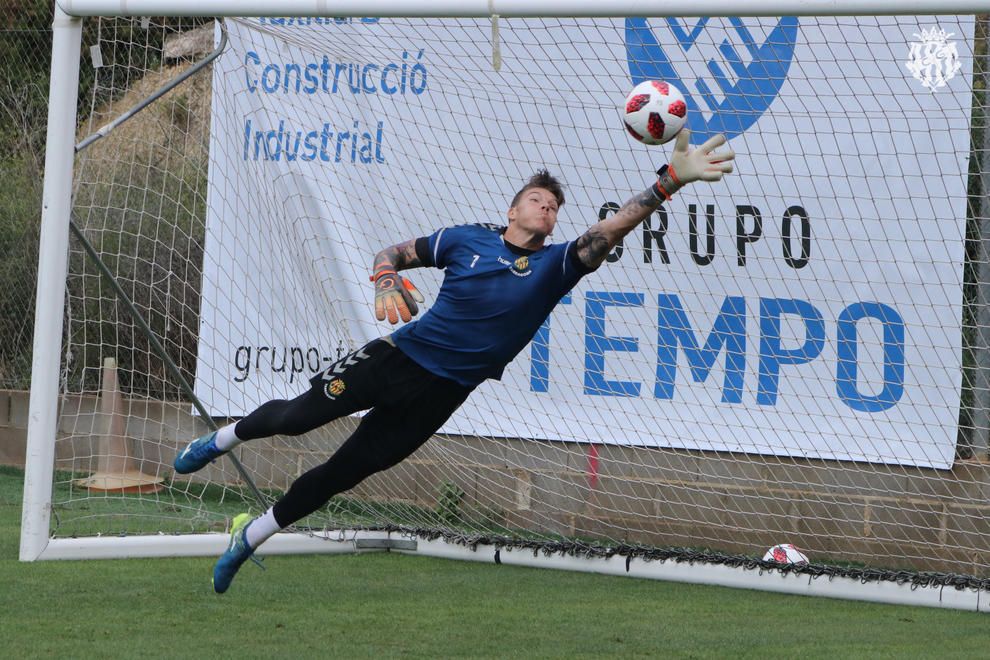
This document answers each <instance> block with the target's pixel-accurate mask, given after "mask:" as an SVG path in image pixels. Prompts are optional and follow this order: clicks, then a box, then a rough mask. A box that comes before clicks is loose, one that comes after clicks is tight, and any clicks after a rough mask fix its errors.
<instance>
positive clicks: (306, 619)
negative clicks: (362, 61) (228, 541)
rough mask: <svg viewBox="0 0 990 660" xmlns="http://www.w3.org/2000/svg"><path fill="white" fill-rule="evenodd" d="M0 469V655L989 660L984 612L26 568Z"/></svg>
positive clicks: (294, 572) (669, 591) (472, 575)
mask: <svg viewBox="0 0 990 660" xmlns="http://www.w3.org/2000/svg"><path fill="white" fill-rule="evenodd" d="M22 480H23V477H22V474H21V473H20V472H18V471H15V470H12V469H10V468H0V585H2V588H0V640H2V646H3V650H4V655H5V656H6V657H10V658H22V657H72V658H91V657H100V658H118V657H142V658H156V657H163V658H181V657H192V656H200V657H210V658H226V657H231V658H255V657H284V658H296V657H338V656H350V657H355V656H356V657H392V656H402V657H429V658H436V657H453V656H485V657H636V656H638V657H647V656H650V657H659V656H663V657H681V658H705V657H716V658H725V657H732V658H736V657H753V658H766V657H785V658H796V657H801V658H814V657H823V658H824V657H829V658H832V657H840V658H849V657H871V658H877V657H879V658H884V657H890V658H895V657H896V658H904V657H917V658H922V657H939V658H946V657H959V658H963V657H965V658H975V657H986V656H987V655H988V654H990V632H988V629H990V618H988V617H987V615H986V614H977V613H969V612H954V611H943V610H934V609H922V608H909V607H895V606H886V605H873V604H867V603H858V602H847V601H838V600H828V599H823V598H818V599H816V598H803V597H798V596H782V595H777V594H767V593H761V592H754V591H743V590H733V589H722V588H717V587H704V586H693V585H683V584H671V583H663V582H654V581H647V580H634V579H628V578H620V577H608V576H600V575H584V574H577V573H569V572H564V571H541V570H536V569H526V568H518V567H511V566H496V565H493V564H478V563H473V562H456V561H446V560H440V559H432V558H427V557H414V556H402V555H397V554H386V553H374V554H362V555H343V556H326V555H324V556H309V557H282V556H276V557H269V558H268V559H267V560H266V564H267V566H268V570H267V571H264V572H263V571H261V570H259V569H258V568H257V567H255V566H253V565H252V564H246V565H245V567H244V568H243V569H242V570H241V573H240V575H239V576H238V578H237V580H235V581H234V584H233V586H232V587H231V590H230V591H229V592H227V593H226V594H225V595H223V596H217V595H216V594H214V593H213V591H212V588H211V586H210V576H211V571H212V565H213V560H212V558H206V557H204V558H196V559H147V560H137V559H128V560H99V561H97V560H94V561H72V562H36V563H30V564H25V563H20V562H18V561H17V551H18V541H19V526H20V505H21V484H22Z"/></svg>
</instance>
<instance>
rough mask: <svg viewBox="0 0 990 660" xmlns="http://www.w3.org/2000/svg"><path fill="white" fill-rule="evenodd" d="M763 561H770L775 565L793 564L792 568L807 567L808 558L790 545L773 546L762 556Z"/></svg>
mask: <svg viewBox="0 0 990 660" xmlns="http://www.w3.org/2000/svg"><path fill="white" fill-rule="evenodd" d="M763 561H772V562H775V563H777V564H793V565H794V566H807V565H808V557H807V556H806V555H805V554H804V553H803V552H801V551H800V550H798V549H797V548H796V547H794V546H793V545H791V544H790V543H781V544H780V545H775V546H773V547H772V548H770V549H769V550H767V554H765V555H763Z"/></svg>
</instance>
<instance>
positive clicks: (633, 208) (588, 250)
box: [575, 188, 662, 268]
mask: <svg viewBox="0 0 990 660" xmlns="http://www.w3.org/2000/svg"><path fill="white" fill-rule="evenodd" d="M661 201H662V200H659V199H657V197H656V195H654V194H653V190H652V189H651V188H647V189H646V190H644V191H643V192H641V193H639V194H638V195H636V196H635V197H632V198H631V199H629V200H628V201H627V202H626V203H625V204H623V205H622V207H621V208H620V209H619V210H618V211H616V212H615V215H614V216H612V217H611V218H609V219H608V224H609V225H610V231H609V233H608V234H606V232H605V230H604V229H603V227H602V223H599V224H597V225H595V226H594V227H592V228H591V229H589V230H588V231H586V232H585V233H584V234H583V235H582V236H581V237H580V238H579V239H577V242H576V244H575V247H576V249H577V256H578V259H580V260H581V263H582V264H584V265H585V266H587V267H588V268H597V267H598V265H599V264H601V263H602V261H604V259H605V256H606V255H607V254H608V253H609V252H611V251H612V248H613V247H615V244H616V243H617V242H618V241H619V240H621V238H622V237H623V236H625V235H626V234H628V233H629V232H630V231H632V230H633V229H634V228H635V227H636V225H638V224H639V223H641V222H642V221H643V220H644V219H645V218H647V217H649V215H650V214H651V213H653V212H654V211H656V210H657V207H658V206H660V202H661ZM603 222H604V221H603Z"/></svg>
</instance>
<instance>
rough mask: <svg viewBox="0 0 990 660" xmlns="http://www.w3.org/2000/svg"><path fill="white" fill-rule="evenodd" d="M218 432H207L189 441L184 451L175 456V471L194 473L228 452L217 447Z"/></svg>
mask: <svg viewBox="0 0 990 660" xmlns="http://www.w3.org/2000/svg"><path fill="white" fill-rule="evenodd" d="M216 440H217V432H216V431H214V432H213V433H207V434H206V435H204V436H203V437H202V438H197V439H196V440H193V441H192V442H190V443H189V445H188V446H187V447H186V448H185V449H183V450H182V453H181V454H179V455H178V456H176V457H175V463H173V467H175V471H176V472H178V473H179V474H192V473H193V472H196V471H197V470H202V469H203V467H204V466H205V465H206V464H207V463H210V462H212V461H215V460H216V459H218V458H219V457H221V456H223V455H224V454H226V453H227V452H225V451H221V450H219V449H217V442H216Z"/></svg>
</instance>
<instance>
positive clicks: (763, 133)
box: [196, 16, 974, 468]
mask: <svg viewBox="0 0 990 660" xmlns="http://www.w3.org/2000/svg"><path fill="white" fill-rule="evenodd" d="M527 25H528V24H527V23H526V22H524V21H517V22H511V24H510V25H509V26H507V27H506V28H505V29H503V31H502V34H503V36H502V39H503V41H502V44H501V51H502V54H501V57H502V65H501V67H500V69H499V70H495V69H494V68H493V66H492V63H491V57H492V52H491V49H492V44H491V42H490V40H489V37H490V25H489V23H488V22H487V21H471V20H464V21H438V20H434V21H430V20H416V21H413V20H399V19H384V18H383V19H372V18H368V19H291V20H290V19H272V18H262V19H257V18H256V19H239V20H236V21H229V22H228V32H229V46H228V49H227V51H226V52H225V53H224V54H223V56H222V57H221V58H220V59H219V60H218V61H217V62H216V64H215V65H214V72H213V104H212V108H213V112H212V132H211V154H210V155H211V158H210V187H209V199H208V212H207V238H206V254H205V259H204V269H203V288H202V291H203V294H202V301H201V333H200V344H199V347H198V350H199V353H198V364H197V375H196V393H197V395H198V396H199V397H200V399H201V400H202V401H203V402H204V404H205V405H206V407H207V409H208V410H210V411H211V413H212V414H215V415H218V416H233V417H236V416H241V415H244V414H246V413H248V412H250V411H251V410H253V409H254V408H255V407H256V406H257V405H259V404H261V403H263V402H265V401H267V400H269V399H272V398H289V397H292V396H295V395H297V394H299V393H301V392H302V391H304V390H305V388H307V387H308V382H307V381H308V379H309V378H311V377H312V376H314V375H315V374H316V373H318V372H319V371H321V370H322V369H324V368H326V366H328V365H329V364H332V363H333V362H334V361H336V360H337V359H339V358H340V357H342V356H344V355H346V354H347V353H348V352H349V351H352V350H355V349H357V348H358V347H360V346H361V345H362V344H363V343H364V342H366V341H368V340H370V339H372V338H374V337H377V336H381V335H383V334H386V333H388V332H389V331H390V327H388V326H387V325H386V324H380V323H377V322H375V320H374V317H373V303H372V300H373V289H372V287H371V286H370V284H369V283H368V273H369V272H370V267H371V262H372V258H373V257H374V255H375V253H376V252H377V251H378V250H380V249H382V248H383V247H387V246H388V245H392V244H395V243H398V242H401V241H404V240H408V239H411V238H416V237H419V236H425V235H428V234H430V233H432V232H434V231H435V230H437V229H439V228H441V227H444V226H450V225H455V224H463V223H472V222H486V223H488V222H495V223H503V222H504V221H505V220H504V218H505V211H506V209H507V207H508V204H509V201H510V200H511V198H512V195H513V194H514V193H515V192H516V190H518V188H519V187H520V186H521V185H522V183H524V182H525V180H526V179H527V178H528V177H529V176H530V175H531V174H532V173H533V172H534V171H535V170H536V169H537V168H539V167H543V166H547V167H549V168H550V169H551V171H552V172H553V173H554V174H555V175H557V176H559V177H560V178H561V179H562V180H563V181H564V182H565V184H566V186H567V188H566V190H567V194H568V201H567V204H566V205H565V206H564V207H563V209H562V211H561V214H560V218H559V220H558V226H557V230H556V231H555V234H554V236H553V240H554V241H567V240H573V239H575V238H577V237H578V236H580V235H581V234H582V233H583V232H584V231H585V230H586V229H587V228H588V227H589V226H591V225H592V224H593V223H594V222H597V221H598V219H599V218H600V217H606V216H607V215H608V214H609V213H611V212H614V210H615V209H617V208H618V205H619V204H621V203H622V202H624V201H625V200H626V199H628V198H629V197H631V196H632V195H633V194H636V193H638V192H640V191H642V190H643V189H644V188H646V187H647V186H648V185H649V184H650V183H651V182H652V176H653V172H654V170H655V169H656V167H657V166H659V165H661V164H663V163H664V162H666V161H667V159H668V158H669V149H670V145H667V146H666V147H653V148H648V147H644V146H642V145H638V144H636V143H634V142H633V141H631V139H630V138H629V136H628V135H627V134H626V133H625V130H624V128H623V126H622V122H621V113H620V108H619V106H620V104H621V103H622V100H623V99H624V98H625V94H626V93H627V92H628V90H629V89H631V88H632V87H633V85H634V84H636V83H639V82H641V81H643V80H649V79H662V80H666V81H669V82H672V83H674V84H675V85H676V86H677V87H678V88H679V89H681V90H682V91H683V92H684V93H685V97H686V100H687V103H688V126H689V128H690V129H691V132H692V143H693V144H695V145H697V144H700V143H701V142H703V141H704V140H706V139H707V138H708V137H710V136H711V135H714V134H717V133H725V134H726V135H727V137H728V138H729V140H730V144H731V147H732V149H733V150H734V151H735V152H736V153H737V154H738V155H737V159H736V172H735V173H734V174H732V175H731V176H728V177H726V178H725V179H724V180H723V181H722V182H720V183H717V184H714V185H709V184H706V183H703V182H699V183H696V184H693V185H692V186H689V187H688V188H685V189H684V190H683V191H681V192H680V193H679V194H678V195H677V196H675V198H674V200H672V201H671V202H669V203H668V204H665V205H664V206H663V207H662V208H661V209H660V210H659V211H658V213H657V214H655V215H654V216H653V217H651V218H650V219H649V220H648V221H647V222H646V223H644V225H643V227H642V228H640V229H637V230H635V231H634V232H633V233H631V234H630V235H629V236H627V237H626V239H625V241H624V242H623V244H622V245H621V246H620V247H619V248H617V249H616V250H615V252H614V253H613V254H612V255H610V257H609V260H608V263H606V264H604V265H603V266H602V267H601V268H600V269H599V270H598V271H597V272H596V273H593V274H591V275H589V276H587V277H585V278H584V279H583V280H582V281H581V282H580V284H579V285H578V286H577V287H575V289H574V290H573V291H572V292H571V293H569V294H568V295H567V296H566V297H565V298H564V299H563V300H562V301H561V304H560V305H558V307H557V309H556V310H555V311H554V312H553V313H552V314H551V316H550V318H548V319H547V321H546V323H545V324H544V325H543V327H541V329H540V330H539V332H538V333H537V335H536V337H535V338H534V340H533V342H532V343H531V344H530V346H528V347H527V348H526V349H524V350H523V352H522V353H520V355H519V356H518V357H517V358H516V360H515V361H514V362H513V363H512V364H511V365H510V366H509V368H508V369H507V370H506V372H505V377H504V379H503V380H502V381H501V382H493V381H488V382H486V383H484V384H482V385H481V386H480V387H479V388H478V390H477V391H476V392H475V393H474V394H473V395H472V397H471V398H469V400H468V402H467V403H466V404H465V405H464V406H463V407H462V408H461V409H460V410H459V411H458V412H457V413H455V415H454V416H453V417H452V418H451V419H450V421H449V422H448V423H447V425H446V426H445V427H444V428H443V431H445V432H448V433H461V434H468V435H481V436H499V437H532V438H540V439H548V440H568V441H575V440H576V441H586V442H596V443H618V444H626V445H639V446H650V447H676V448H689V449H702V450H712V451H732V452H750V453H762V454H779V455H787V456H799V457H807V458H823V459H837V460H856V461H871V462H883V463H896V464H905V465H919V466H931V467H937V468H946V467H949V466H951V464H952V461H953V456H954V450H955V443H956V434H957V430H958V416H959V406H960V391H961V379H962V357H961V355H962V327H961V323H962V277H963V275H962V269H963V262H964V236H965V223H966V199H967V197H966V195H967V191H966V183H967V167H968V160H969V149H970V146H969V145H970V103H971V101H970V94H971V87H970V82H969V81H970V79H971V77H972V70H971V68H972V59H973V58H972V53H971V51H970V49H971V44H972V40H973V33H974V19H973V17H971V16H969V17H958V18H957V17H946V16H942V17H911V18H908V17H881V18H877V17H863V18H861V19H858V18H847V19H843V20H842V21H837V20H835V19H811V18H802V19H798V18H794V17H781V18H759V19H756V18H753V19H738V18H725V19H716V18H712V19H707V18H702V19H683V20H681V19H660V18H656V19H625V20H572V21H554V22H549V21H548V22H544V23H539V24H537V23H535V22H534V23H532V24H531V25H530V27H532V28H533V29H528V28H527V27H526V26H527ZM510 28H511V29H510ZM850 35H853V36H854V37H855V38H850ZM570 94H580V95H582V98H581V99H580V100H579V102H575V103H573V104H569V103H568V96H569V95H570ZM410 276H411V277H412V278H414V280H415V281H416V283H417V285H419V286H420V289H421V290H423V292H424V294H426V297H427V303H426V304H427V305H429V301H430V300H431V299H432V297H433V296H435V294H436V291H437V290H438V288H439V285H440V282H441V279H442V273H441V272H440V271H436V270H434V269H422V270H421V271H416V272H415V273H410ZM493 400H497V401H498V409H499V414H498V415H493V414H492V413H491V410H492V401H493Z"/></svg>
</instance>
